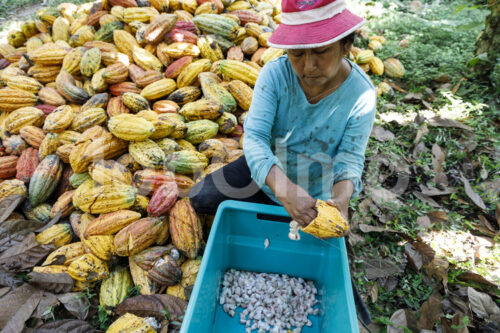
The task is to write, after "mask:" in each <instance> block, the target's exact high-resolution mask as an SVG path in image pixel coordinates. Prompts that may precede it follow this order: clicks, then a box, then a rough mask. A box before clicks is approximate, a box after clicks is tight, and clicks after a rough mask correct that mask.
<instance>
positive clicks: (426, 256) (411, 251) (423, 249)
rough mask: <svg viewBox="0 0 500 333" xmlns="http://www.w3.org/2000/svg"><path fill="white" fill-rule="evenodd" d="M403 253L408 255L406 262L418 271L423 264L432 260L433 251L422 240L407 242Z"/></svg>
mask: <svg viewBox="0 0 500 333" xmlns="http://www.w3.org/2000/svg"><path fill="white" fill-rule="evenodd" d="M404 251H405V254H406V256H407V257H408V262H409V263H410V265H411V266H412V267H413V269H414V270H415V271H417V272H418V271H419V270H420V268H422V266H423V265H426V264H428V263H430V262H432V259H434V255H435V254H436V253H435V251H434V250H433V249H432V248H431V247H430V246H429V245H427V244H425V243H423V242H408V243H406V245H405V248H404Z"/></svg>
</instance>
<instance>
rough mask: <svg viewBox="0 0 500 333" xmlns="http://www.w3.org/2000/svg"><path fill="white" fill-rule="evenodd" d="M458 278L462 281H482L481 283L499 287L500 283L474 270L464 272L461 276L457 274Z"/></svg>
mask: <svg viewBox="0 0 500 333" xmlns="http://www.w3.org/2000/svg"><path fill="white" fill-rule="evenodd" d="M457 279H458V280H460V281H465V282H467V281H472V282H476V283H481V284H484V285H487V286H491V287H495V286H496V287H498V285H496V284H494V283H493V282H491V281H489V280H487V279H486V278H485V277H484V276H482V275H479V274H477V273H474V272H463V273H461V274H460V275H459V276H457Z"/></svg>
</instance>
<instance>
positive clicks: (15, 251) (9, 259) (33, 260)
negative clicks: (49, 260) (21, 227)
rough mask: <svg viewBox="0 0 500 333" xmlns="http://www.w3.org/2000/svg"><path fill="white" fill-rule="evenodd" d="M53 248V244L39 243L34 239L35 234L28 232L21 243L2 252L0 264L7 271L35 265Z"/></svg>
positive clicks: (21, 269)
mask: <svg viewBox="0 0 500 333" xmlns="http://www.w3.org/2000/svg"><path fill="white" fill-rule="evenodd" d="M54 249H55V246H54V245H40V244H39V243H38V242H37V241H36V239H35V234H34V233H30V234H28V236H26V237H25V238H24V239H23V241H22V242H21V243H19V244H16V245H15V246H13V247H11V248H9V249H8V250H6V251H5V252H3V253H2V255H1V256H0V265H2V266H3V267H4V268H5V269H7V270H9V271H14V272H19V271H23V270H26V269H29V268H32V267H34V266H36V265H37V264H38V263H39V262H40V261H41V260H42V259H44V258H45V257H46V256H47V255H48V254H49V253H50V252H52V251H54Z"/></svg>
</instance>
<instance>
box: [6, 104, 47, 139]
mask: <svg viewBox="0 0 500 333" xmlns="http://www.w3.org/2000/svg"><path fill="white" fill-rule="evenodd" d="M44 119H45V114H44V113H43V112H42V110H40V109H37V108H35V107H32V106H26V107H23V108H19V109H17V110H15V111H12V112H11V113H10V114H9V115H8V116H7V119H6V120H5V129H6V130H7V131H8V132H9V133H11V134H19V131H20V129H21V128H23V127H24V126H29V125H33V126H36V127H40V126H41V125H42V124H43V121H44Z"/></svg>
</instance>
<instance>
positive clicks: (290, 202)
mask: <svg viewBox="0 0 500 333" xmlns="http://www.w3.org/2000/svg"><path fill="white" fill-rule="evenodd" d="M288 187H289V189H287V194H286V195H284V196H280V197H278V200H279V201H280V202H281V203H282V204H283V207H284V208H285V209H286V211H287V212H288V214H290V216H291V217H292V219H293V220H294V221H296V222H297V223H298V224H300V225H301V226H302V227H307V225H308V224H309V223H311V221H312V220H314V219H315V218H316V216H317V215H318V212H317V211H316V209H315V208H314V207H315V205H316V200H314V199H313V197H311V196H310V195H309V193H307V192H306V191H305V190H304V189H303V188H302V187H300V186H298V185H295V184H293V183H292V184H291V185H288Z"/></svg>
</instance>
